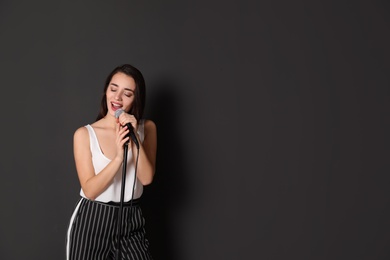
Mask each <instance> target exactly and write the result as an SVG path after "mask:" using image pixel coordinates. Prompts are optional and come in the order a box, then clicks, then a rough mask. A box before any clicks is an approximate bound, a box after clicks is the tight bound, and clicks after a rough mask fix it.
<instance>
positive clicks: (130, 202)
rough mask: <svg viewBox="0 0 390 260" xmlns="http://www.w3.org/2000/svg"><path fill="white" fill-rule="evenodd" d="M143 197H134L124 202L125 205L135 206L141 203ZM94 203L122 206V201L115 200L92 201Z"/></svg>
mask: <svg viewBox="0 0 390 260" xmlns="http://www.w3.org/2000/svg"><path fill="white" fill-rule="evenodd" d="M140 201H141V199H134V200H130V201H126V202H123V207H135V206H138V205H139V204H140ZM92 202H93V203H98V204H101V205H105V206H113V207H118V208H119V207H120V205H121V203H120V202H114V201H109V202H101V201H96V200H95V201H92Z"/></svg>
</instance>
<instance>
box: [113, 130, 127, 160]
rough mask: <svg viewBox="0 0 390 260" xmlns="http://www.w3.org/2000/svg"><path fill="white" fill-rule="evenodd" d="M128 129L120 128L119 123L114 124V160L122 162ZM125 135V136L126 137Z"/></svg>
mask: <svg viewBox="0 0 390 260" xmlns="http://www.w3.org/2000/svg"><path fill="white" fill-rule="evenodd" d="M128 133H129V129H127V126H124V127H122V126H121V124H120V123H117V124H116V147H117V152H116V158H118V159H120V160H123V151H124V148H123V147H124V144H125V143H126V142H128V141H129V138H130V137H129V136H128V135H127V134H128ZM126 135H127V136H126Z"/></svg>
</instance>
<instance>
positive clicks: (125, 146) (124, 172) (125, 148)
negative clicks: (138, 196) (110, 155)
mask: <svg viewBox="0 0 390 260" xmlns="http://www.w3.org/2000/svg"><path fill="white" fill-rule="evenodd" d="M136 146H137V158H136V160H135V169H134V181H133V190H132V192H131V199H130V210H131V209H132V206H133V198H134V189H135V182H136V180H137V168H138V158H139V145H136ZM123 152H124V155H123V163H122V164H123V165H122V184H121V198H120V204H119V212H118V222H117V223H116V226H117V234H118V235H117V239H118V240H117V248H116V257H115V259H116V260H120V239H121V237H122V215H123V213H122V212H123V200H124V197H125V181H126V165H127V152H128V142H126V143H125V145H124V151H123Z"/></svg>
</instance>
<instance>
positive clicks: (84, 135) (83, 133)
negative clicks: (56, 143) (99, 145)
mask: <svg viewBox="0 0 390 260" xmlns="http://www.w3.org/2000/svg"><path fill="white" fill-rule="evenodd" d="M73 139H74V140H80V141H81V140H85V139H86V140H88V139H89V134H88V129H87V128H86V127H85V126H81V127H79V128H77V129H76V131H75V132H74V135H73Z"/></svg>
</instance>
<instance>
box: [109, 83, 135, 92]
mask: <svg viewBox="0 0 390 260" xmlns="http://www.w3.org/2000/svg"><path fill="white" fill-rule="evenodd" d="M110 85H114V86H115V87H119V86H118V84H115V83H112V82H111V83H110ZM125 90H128V91H131V92H134V90H132V89H130V88H125Z"/></svg>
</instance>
